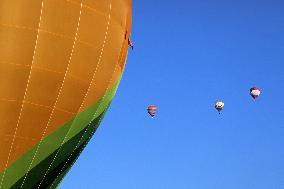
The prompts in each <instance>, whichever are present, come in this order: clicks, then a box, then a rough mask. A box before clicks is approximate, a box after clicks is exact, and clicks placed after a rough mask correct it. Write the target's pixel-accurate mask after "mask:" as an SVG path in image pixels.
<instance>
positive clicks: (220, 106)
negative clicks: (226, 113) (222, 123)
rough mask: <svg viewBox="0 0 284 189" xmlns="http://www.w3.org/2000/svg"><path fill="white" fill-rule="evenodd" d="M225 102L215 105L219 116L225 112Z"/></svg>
mask: <svg viewBox="0 0 284 189" xmlns="http://www.w3.org/2000/svg"><path fill="white" fill-rule="evenodd" d="M224 105H225V104H224V102H222V101H217V102H216V103H215V108H216V110H217V111H218V112H219V114H220V112H221V111H222V110H223V108H224Z"/></svg>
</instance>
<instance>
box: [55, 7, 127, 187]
mask: <svg viewBox="0 0 284 189" xmlns="http://www.w3.org/2000/svg"><path fill="white" fill-rule="evenodd" d="M110 8H111V4H110ZM109 18H110V15H109ZM123 47H124V46H122V48H121V49H122V50H121V52H122V51H123ZM119 63H120V60H118V63H116V65H115V68H114V70H113V73H112V75H111V77H110V80H109V83H108V86H107V88H106V92H105V94H104V95H103V97H102V99H101V102H100V103H99V106H98V107H97V110H96V111H95V113H94V115H93V117H92V120H91V121H90V122H89V123H88V125H87V127H86V129H85V131H84V133H83V134H82V136H81V138H80V139H79V141H78V143H77V144H76V146H75V148H74V150H73V151H72V152H71V154H70V155H69V158H68V159H67V160H66V162H65V164H64V165H63V167H62V168H61V170H60V171H59V173H58V174H57V176H56V178H55V179H54V181H53V182H52V184H51V186H50V188H51V187H52V186H53V184H54V182H55V181H56V180H57V178H58V177H59V176H60V174H61V173H62V171H63V170H64V168H65V166H66V164H67V163H68V161H69V160H70V158H71V157H72V155H73V154H74V152H75V150H76V149H77V148H78V146H79V144H80V143H81V140H82V139H83V138H84V135H85V134H86V132H87V131H88V129H89V127H90V126H91V123H92V121H93V120H94V119H95V118H96V114H97V112H98V109H99V107H100V105H101V104H102V103H103V100H104V98H105V97H106V94H107V91H108V89H109V87H110V83H111V81H112V79H113V76H114V73H115V71H116V69H117V68H118V67H119V66H118V65H119ZM101 120H102V117H101V118H100V119H99V122H100V121H101ZM68 132H69V131H68ZM94 132H95V130H94V131H93V132H92V134H91V135H90V137H89V138H88V139H87V140H86V141H89V140H90V139H91V137H92V136H93V134H94ZM62 144H63V143H62ZM86 145H87V143H86V144H84V147H85V146H86ZM84 147H83V148H82V150H83V149H84ZM60 148H61V146H60ZM82 150H81V151H80V153H81V152H82ZM80 153H79V154H80Z"/></svg>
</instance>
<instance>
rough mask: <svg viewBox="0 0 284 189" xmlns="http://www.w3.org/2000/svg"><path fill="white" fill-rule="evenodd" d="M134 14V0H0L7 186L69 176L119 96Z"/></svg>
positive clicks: (1, 170)
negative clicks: (116, 93) (118, 89)
mask: <svg viewBox="0 0 284 189" xmlns="http://www.w3.org/2000/svg"><path fill="white" fill-rule="evenodd" d="M131 20H132V0H80V1H79V0H58V1H57V0H0V136H1V137H0V147H1V151H0V189H7V188H22V189H29V188H48V189H53V188H56V187H57V185H58V184H59V183H60V182H61V180H62V179H63V178H64V176H65V175H66V174H67V172H68V171H69V170H70V168H71V166H72V165H73V164H74V163H75V161H76V159H77V158H78V156H79V155H80V153H81V152H82V150H83V149H84V148H85V146H86V145H87V144H88V142H89V141H90V139H91V137H92V136H93V134H94V132H95V131H96V129H97V127H98V126H99V124H100V122H101V120H102V118H103V117H104V114H105V113H106V112H107V110H108V107H109V105H110V103H111V101H112V99H113V97H114V95H115V92H116V89H117V86H118V84H119V82H120V79H121V76H122V74H123V70H124V66H125V61H126V57H127V51H128V38H129V37H130V35H131V22H132V21H131ZM126 31H127V32H126ZM125 34H126V35H125ZM89 171H91V170H89ZM89 181H90V182H92V180H89Z"/></svg>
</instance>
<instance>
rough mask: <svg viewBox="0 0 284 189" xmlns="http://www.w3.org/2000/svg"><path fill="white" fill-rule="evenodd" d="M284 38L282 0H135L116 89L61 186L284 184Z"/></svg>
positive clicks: (226, 188) (158, 188)
mask: <svg viewBox="0 0 284 189" xmlns="http://www.w3.org/2000/svg"><path fill="white" fill-rule="evenodd" d="M283 34H284V1H283V0H214V1H212V0H179V1H169V0H155V1H153V0H143V1H138V0H137V1H136V0H134V1H133V32H132V41H133V42H134V44H135V47H134V51H131V50H130V51H129V56H128V60H127V66H126V69H125V73H124V76H123V79H122V81H121V84H120V87H119V89H118V91H117V95H116V97H115V99H114V101H113V103H112V106H111V107H110V109H109V111H108V113H107V115H106V116H105V119H104V120H103V122H102V124H101V125H100V128H99V129H98V130H97V132H96V134H95V135H94V137H93V139H92V140H91V142H90V143H89V145H88V146H87V148H86V149H85V150H84V152H83V153H82V155H81V156H80V158H79V160H78V161H77V163H76V164H75V166H74V167H73V168H72V170H71V171H70V172H69V174H68V176H67V177H66V178H65V180H64V181H63V182H62V184H61V186H60V188H62V189H65V188H66V189H70V188H76V189H78V188H80V189H81V188H86V189H88V188H90V189H94V188H99V189H284V150H283V145H284V100H283V97H282V95H283V93H284V36H283ZM254 85H256V86H258V87H260V88H261V89H262V93H261V96H260V98H259V99H258V101H257V102H256V103H255V102H253V100H252V98H251V97H250V96H249V88H250V87H252V86H254ZM217 99H222V100H223V101H224V102H225V108H224V110H223V112H222V114H221V115H218V113H217V112H216V110H215V109H214V103H215V101H216V100H217ZM150 104H155V105H157V106H158V108H159V110H158V114H157V116H156V117H155V118H154V119H151V118H150V117H149V116H148V115H147V112H146V108H147V106H148V105H150Z"/></svg>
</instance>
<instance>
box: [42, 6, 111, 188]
mask: <svg viewBox="0 0 284 189" xmlns="http://www.w3.org/2000/svg"><path fill="white" fill-rule="evenodd" d="M109 11H110V13H109V16H108V22H107V27H106V32H105V36H104V41H103V44H102V48H101V52H100V56H99V59H98V63H97V65H96V68H95V71H94V74H93V76H92V79H91V82H90V84H89V87H88V89H87V92H86V94H85V96H84V98H83V100H82V103H81V105H80V107H79V109H78V112H77V115H78V113H79V112H80V110H81V108H82V107H83V105H84V102H85V100H86V97H87V95H88V94H89V92H90V89H91V86H92V84H93V82H94V78H95V75H96V73H97V70H98V68H99V65H100V63H101V59H102V55H103V52H104V48H105V44H106V40H107V36H108V31H109V24H110V19H111V3H110V10H109ZM76 117H77V116H75V118H74V119H73V121H72V124H71V125H70V127H69V129H68V131H67V133H66V135H65V137H64V139H63V140H62V142H61V144H60V146H59V148H58V150H57V152H56V154H55V156H54V158H53V159H52V161H51V163H50V164H49V166H48V169H47V170H46V172H45V174H44V176H43V178H42V180H41V182H40V183H39V185H38V188H39V187H40V186H41V184H42V182H43V181H44V179H45V177H46V175H47V174H48V171H49V170H50V168H51V166H52V165H53V163H54V161H55V159H56V158H57V156H58V154H59V152H60V150H61V148H62V146H63V144H64V143H65V142H66V141H65V140H66V138H67V136H68V134H69V132H70V130H71V128H72V125H73V123H74V121H75V120H76Z"/></svg>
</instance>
